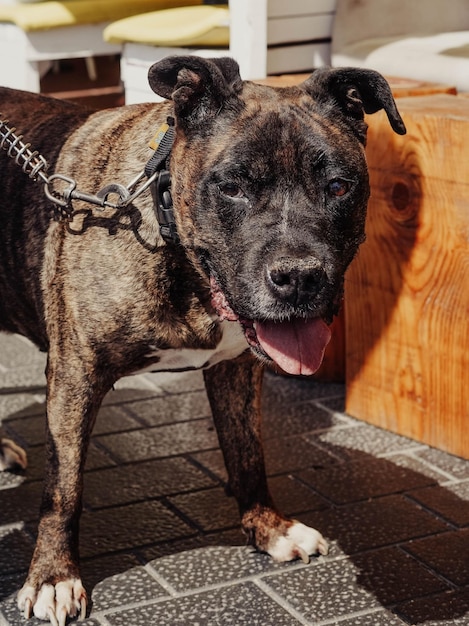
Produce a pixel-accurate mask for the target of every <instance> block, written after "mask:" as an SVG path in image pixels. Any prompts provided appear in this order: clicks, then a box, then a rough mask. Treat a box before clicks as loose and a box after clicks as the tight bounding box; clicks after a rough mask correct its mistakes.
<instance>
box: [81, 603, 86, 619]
mask: <svg viewBox="0 0 469 626" xmlns="http://www.w3.org/2000/svg"><path fill="white" fill-rule="evenodd" d="M85 617H86V598H82V599H81V600H80V619H85Z"/></svg>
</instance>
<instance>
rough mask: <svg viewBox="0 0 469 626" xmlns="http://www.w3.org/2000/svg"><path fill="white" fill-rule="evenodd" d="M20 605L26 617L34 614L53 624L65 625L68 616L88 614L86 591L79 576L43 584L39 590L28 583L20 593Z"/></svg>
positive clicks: (55, 625)
mask: <svg viewBox="0 0 469 626" xmlns="http://www.w3.org/2000/svg"><path fill="white" fill-rule="evenodd" d="M18 607H19V609H20V611H22V612H23V614H24V616H25V618H26V619H29V618H30V617H31V616H32V615H33V614H34V616H35V617H37V618H38V619H42V620H46V621H47V620H48V621H49V622H50V624H52V626H65V623H66V621H67V617H76V616H77V615H78V614H80V616H81V618H82V619H84V618H85V616H86V591H85V589H84V588H83V585H82V583H81V580H80V579H79V578H69V579H68V580H64V581H62V582H59V583H57V584H56V585H55V586H54V585H49V584H43V585H42V586H41V588H40V589H39V590H36V589H35V588H34V587H33V586H31V585H29V584H28V583H26V584H25V585H24V587H23V588H22V589H21V591H20V592H19V594H18Z"/></svg>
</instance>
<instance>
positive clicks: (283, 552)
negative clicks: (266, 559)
mask: <svg viewBox="0 0 469 626" xmlns="http://www.w3.org/2000/svg"><path fill="white" fill-rule="evenodd" d="M328 551H329V547H328V545H327V541H326V540H325V539H324V537H323V536H322V535H321V533H320V532H318V531H317V530H315V529H314V528H310V527H309V526H306V525H305V524H302V523H301V522H297V521H294V522H293V524H292V525H291V526H290V528H289V529H288V531H287V533H286V534H285V535H283V536H282V537H279V538H278V539H277V541H276V542H275V543H274V545H273V546H272V548H269V551H268V552H269V554H270V555H271V556H272V557H273V559H274V560H275V561H279V562H284V561H293V560H294V559H297V558H298V557H299V558H301V560H302V561H304V562H305V563H309V557H310V555H311V554H318V553H319V554H323V555H326V554H327V553H328Z"/></svg>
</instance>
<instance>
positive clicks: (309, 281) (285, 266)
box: [267, 257, 327, 306]
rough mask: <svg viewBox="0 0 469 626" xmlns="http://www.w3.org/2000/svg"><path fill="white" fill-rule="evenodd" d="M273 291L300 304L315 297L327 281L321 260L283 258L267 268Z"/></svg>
mask: <svg viewBox="0 0 469 626" xmlns="http://www.w3.org/2000/svg"><path fill="white" fill-rule="evenodd" d="M267 273H268V283H269V287H270V290H271V292H272V293H273V295H274V296H275V297H276V298H277V299H278V300H282V301H283V302H288V303H289V304H293V305H295V306H298V305H300V304H305V303H306V302H308V301H309V300H311V298H314V297H315V296H316V295H317V294H318V293H319V292H320V291H321V289H322V288H323V286H324V285H325V283H326V280H327V276H326V272H325V271H324V268H323V266H322V264H321V262H320V261H319V260H318V259H315V258H308V259H293V258H286V257H284V258H281V259H278V260H277V261H275V262H274V263H272V264H271V265H270V266H269V267H268V270H267Z"/></svg>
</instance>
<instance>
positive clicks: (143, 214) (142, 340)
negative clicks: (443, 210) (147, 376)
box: [0, 56, 405, 625]
mask: <svg viewBox="0 0 469 626" xmlns="http://www.w3.org/2000/svg"><path fill="white" fill-rule="evenodd" d="M149 81H150V85H151V87H152V88H153V90H154V91H155V92H156V93H158V94H160V95H161V96H163V97H164V98H167V99H168V100H169V101H168V102H163V103H161V104H156V105H155V104H139V105H134V106H128V107H123V108H118V109H113V110H106V111H101V112H97V113H91V112H89V111H87V110H84V109H82V108H80V107H78V106H75V105H73V104H70V103H66V102H59V101H55V100H52V99H46V98H44V97H41V96H40V95H35V94H29V93H25V92H18V91H13V90H8V89H1V90H0V111H1V112H2V114H3V116H4V118H5V117H6V118H7V119H9V120H10V121H11V122H12V123H14V124H15V125H16V126H19V125H21V126H22V127H23V130H24V131H25V134H26V136H27V140H28V141H29V142H31V144H32V145H33V146H34V148H35V149H37V150H39V151H40V152H41V153H42V154H43V155H45V156H46V158H47V159H48V161H49V163H50V165H51V170H52V171H54V170H55V171H56V172H60V173H62V174H64V175H67V176H70V177H73V178H74V179H75V180H76V181H77V184H78V189H80V190H84V191H89V192H91V191H94V192H96V191H97V190H99V189H101V188H103V187H104V186H105V185H106V184H107V183H110V182H113V181H115V182H119V183H127V182H128V181H129V180H132V179H133V178H134V177H135V176H137V175H138V173H139V172H140V171H141V170H142V168H143V167H144V166H145V163H146V162H147V161H148V159H149V157H150V154H151V151H150V150H149V148H148V146H147V144H148V140H149V139H150V138H151V136H152V135H153V133H154V131H155V130H156V129H157V128H158V127H159V126H160V124H161V123H162V122H164V121H165V120H166V118H167V117H168V116H174V118H175V128H176V139H175V142H174V146H173V149H172V152H171V157H170V171H171V184H172V187H171V191H172V197H173V203H174V214H175V219H176V224H177V232H178V236H179V239H180V242H179V243H166V242H165V241H163V239H162V237H161V235H160V230H159V225H158V222H157V219H156V217H155V213H154V206H153V200H152V195H151V194H150V192H145V193H143V194H142V195H141V196H140V197H138V198H137V199H136V200H135V201H134V202H133V203H132V204H131V205H130V206H128V207H127V208H126V210H125V211H116V210H115V209H113V208H104V209H101V208H99V207H96V206H92V205H89V204H86V203H84V202H75V203H74V210H75V213H74V216H73V220H72V221H71V222H70V223H64V222H60V221H56V220H53V219H51V213H50V203H49V201H48V200H47V199H46V197H45V196H44V194H43V192H42V189H41V187H40V185H39V184H38V183H37V182H34V181H32V180H30V179H28V178H27V177H26V175H25V174H24V173H23V172H22V171H21V169H20V168H19V167H18V166H17V165H16V164H15V163H14V162H13V160H12V159H10V158H9V157H8V156H7V154H5V153H4V152H2V155H1V157H0V158H1V169H0V182H1V195H0V215H1V218H0V223H1V228H0V241H1V248H0V257H1V268H0V290H1V294H2V299H1V301H0V328H1V329H2V330H5V331H9V332H14V333H21V334H23V335H25V336H26V337H28V338H29V339H31V340H32V341H33V342H34V343H35V344H37V345H38V346H39V348H41V349H42V350H46V351H47V352H48V363H47V442H46V450H47V452H46V454H47V461H46V465H47V466H46V475H45V486H44V494H43V500H42V507H41V519H40V522H39V529H38V538H37V544H36V548H35V552H34V556H33V559H32V563H31V567H30V571H29V574H28V577H27V580H26V582H25V584H24V587H23V588H22V590H21V591H20V593H19V600H18V602H19V607H20V608H21V610H22V611H24V613H25V615H26V617H29V616H30V615H31V614H32V613H34V615H36V616H37V617H39V618H41V619H46V620H47V619H48V620H50V621H51V623H52V624H59V625H63V624H65V621H66V619H67V617H68V616H71V617H73V616H76V615H77V614H78V613H79V612H81V614H82V615H83V616H84V615H85V613H86V605H87V599H86V593H85V590H84V589H83V586H82V583H81V580H80V573H79V565H78V522H79V517H80V510H81V495H82V482H83V466H84V463H85V458H86V451H87V447H88V442H89V439H90V434H91V430H92V428H93V423H94V421H95V418H96V414H97V412H98V409H99V406H100V404H101V401H102V399H103V397H104V396H105V394H106V393H107V392H108V391H109V390H110V389H111V387H112V385H113V384H114V382H115V381H116V380H117V379H118V378H120V377H121V376H125V375H128V374H131V373H135V372H139V371H142V370H147V371H167V370H181V369H184V368H194V367H200V368H203V370H204V376H205V383H206V388H207V392H208V396H209V399H210V403H211V407H212V410H213V417H214V421H215V425H216V429H217V432H218V436H219V440H220V445H221V448H222V450H223V454H224V458H225V462H226V465H227V469H228V474H229V484H230V489H231V492H232V493H233V494H234V496H235V497H236V499H237V502H238V505H239V510H240V515H241V523H242V527H243V530H244V531H245V533H246V534H247V536H248V538H249V541H250V543H251V544H252V545H254V546H256V547H257V548H258V549H259V550H262V551H265V552H268V553H269V554H271V555H272V557H273V558H274V559H276V560H278V561H287V560H290V559H295V558H297V557H298V556H301V557H303V558H305V559H307V558H308V555H310V554H314V553H316V552H318V551H319V552H320V553H322V554H325V553H326V552H327V544H326V542H325V540H324V539H323V537H322V536H321V535H320V533H319V532H317V531H316V530H314V529H312V528H308V527H306V526H304V525H303V524H300V523H299V522H297V521H293V520H290V519H287V518H285V517H284V516H282V515H281V513H279V511H278V510H277V509H276V508H275V506H274V504H273V502H272V498H271V496H270V494H269V491H268V487H267V481H266V476H265V469H264V460H263V454H262V445H261V440H260V410H259V406H260V400H259V398H260V388H261V379H262V370H263V365H264V364H266V363H272V362H274V363H276V364H277V366H278V367H279V368H280V369H281V370H283V371H286V372H288V373H290V374H302V375H308V374H311V373H313V372H314V371H315V370H316V369H317V368H318V367H319V364H320V362H321V358H322V354H323V351H324V348H325V345H326V343H327V341H328V339H329V334H330V333H329V329H328V324H329V323H330V321H331V319H332V317H333V315H334V314H335V313H336V312H337V309H338V306H339V303H340V299H341V297H342V287H343V279H344V272H345V270H346V269H347V266H348V265H349V263H350V261H351V260H352V259H353V257H354V256H355V254H356V252H357V250H358V247H359V244H360V242H362V241H363V239H364V225H365V213H366V206H367V200H368V195H369V185H368V175H367V167H366V162H365V155H364V145H365V138H366V129H367V126H366V123H365V121H364V113H374V112H376V111H378V110H379V109H384V110H385V111H386V113H387V115H388V118H389V121H390V124H391V126H392V128H393V129H394V130H395V131H396V132H398V133H404V132H405V127H404V124H403V122H402V120H401V118H400V116H399V113H398V111H397V109H396V106H395V103H394V100H393V97H392V95H391V91H390V89H389V86H388V84H387V82H386V81H385V80H384V79H383V77H382V76H380V75H379V74H377V73H376V72H373V71H369V70H362V69H351V68H344V69H319V70H317V71H315V72H314V73H313V74H312V76H311V77H310V78H309V79H308V80H306V81H305V82H304V83H302V84H301V85H299V86H297V87H288V88H270V87H266V86H261V85H258V84H254V83H252V82H244V81H242V80H241V79H240V76H239V73H238V67H237V65H236V63H235V62H234V61H233V60H231V59H228V58H225V59H218V60H204V59H200V58H197V57H192V56H189V57H171V58H167V59H165V60H163V61H161V62H159V63H157V64H155V65H154V66H153V67H152V68H151V69H150V72H149ZM7 447H8V448H9V450H8V451H9V455H10V461H11V460H12V459H13V460H14V459H15V458H17V460H18V462H19V463H20V464H21V463H22V461H23V463H24V459H22V457H21V454H20V453H19V452H18V451H15V449H14V448H12V447H11V445H9V444H8V446H7ZM12 451H13V452H12ZM17 454H19V455H20V456H18V457H17V456H16V455H17Z"/></svg>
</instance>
